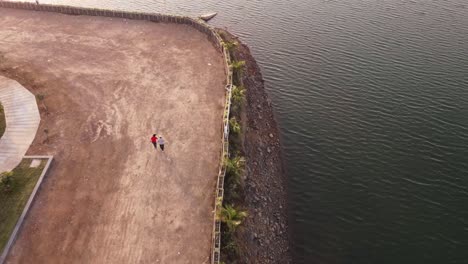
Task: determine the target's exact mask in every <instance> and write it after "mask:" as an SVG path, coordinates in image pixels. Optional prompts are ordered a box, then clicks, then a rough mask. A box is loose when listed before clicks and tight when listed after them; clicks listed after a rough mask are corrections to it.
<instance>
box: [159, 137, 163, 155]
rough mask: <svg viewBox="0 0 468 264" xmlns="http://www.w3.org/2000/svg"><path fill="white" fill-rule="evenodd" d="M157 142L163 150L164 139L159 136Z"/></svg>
mask: <svg viewBox="0 0 468 264" xmlns="http://www.w3.org/2000/svg"><path fill="white" fill-rule="evenodd" d="M158 144H159V147H160V148H161V150H162V151H164V139H163V138H162V137H161V136H159V138H158Z"/></svg>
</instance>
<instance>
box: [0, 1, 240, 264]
mask: <svg viewBox="0 0 468 264" xmlns="http://www.w3.org/2000/svg"><path fill="white" fill-rule="evenodd" d="M1 7H4V8H16V9H26V10H35V11H43V12H56V13H62V14H68V15H87V16H103V17H117V18H125V19H134V20H147V21H152V22H159V23H176V24H186V25H189V26H192V27H194V28H195V29H197V30H198V31H200V32H202V33H204V34H206V35H207V36H208V39H209V40H210V41H211V43H213V45H214V46H215V47H216V48H217V49H218V50H219V51H220V52H221V53H222V54H223V57H224V66H225V72H226V87H225V89H226V101H225V105H224V111H223V128H222V129H223V138H222V145H223V149H222V153H221V160H220V168H219V173H218V179H217V183H216V196H215V201H214V216H213V233H212V248H211V263H213V264H215V263H219V262H220V257H221V252H220V251H221V222H220V220H219V219H218V218H217V213H218V211H219V210H220V206H222V200H223V197H224V176H225V174H226V166H225V164H224V160H225V159H227V158H228V155H229V154H228V153H229V112H230V109H231V90H232V69H231V66H230V65H231V57H230V55H229V52H228V51H227V50H226V49H225V47H224V42H223V40H222V38H221V37H220V36H219V34H218V33H217V32H216V31H215V30H214V29H213V28H212V27H210V26H209V25H208V24H206V23H205V22H203V21H201V20H198V19H193V18H190V17H186V16H175V15H165V14H155V13H139V12H128V11H114V10H105V9H96V8H84V7H73V6H63V5H48V4H40V5H38V4H35V3H27V2H6V1H2V0H0V8H1Z"/></svg>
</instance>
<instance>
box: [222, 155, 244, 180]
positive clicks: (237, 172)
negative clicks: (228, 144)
mask: <svg viewBox="0 0 468 264" xmlns="http://www.w3.org/2000/svg"><path fill="white" fill-rule="evenodd" d="M224 162H225V165H226V174H227V175H228V177H232V178H235V179H237V178H239V179H240V176H241V175H242V173H243V171H244V158H243V157H240V156H236V157H234V158H230V159H229V158H228V159H226V160H225V161H224Z"/></svg>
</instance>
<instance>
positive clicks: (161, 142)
mask: <svg viewBox="0 0 468 264" xmlns="http://www.w3.org/2000/svg"><path fill="white" fill-rule="evenodd" d="M151 143H153V146H154V148H155V149H156V150H157V149H158V144H159V147H160V148H161V150H162V151H164V139H163V138H162V136H159V138H158V137H156V134H153V136H152V137H151Z"/></svg>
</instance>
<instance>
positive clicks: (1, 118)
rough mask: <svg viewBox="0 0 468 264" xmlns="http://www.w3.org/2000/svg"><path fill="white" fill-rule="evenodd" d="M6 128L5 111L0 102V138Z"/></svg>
mask: <svg viewBox="0 0 468 264" xmlns="http://www.w3.org/2000/svg"><path fill="white" fill-rule="evenodd" d="M5 128H6V119H5V111H4V110H3V106H2V104H0V138H1V137H2V136H3V133H5Z"/></svg>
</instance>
